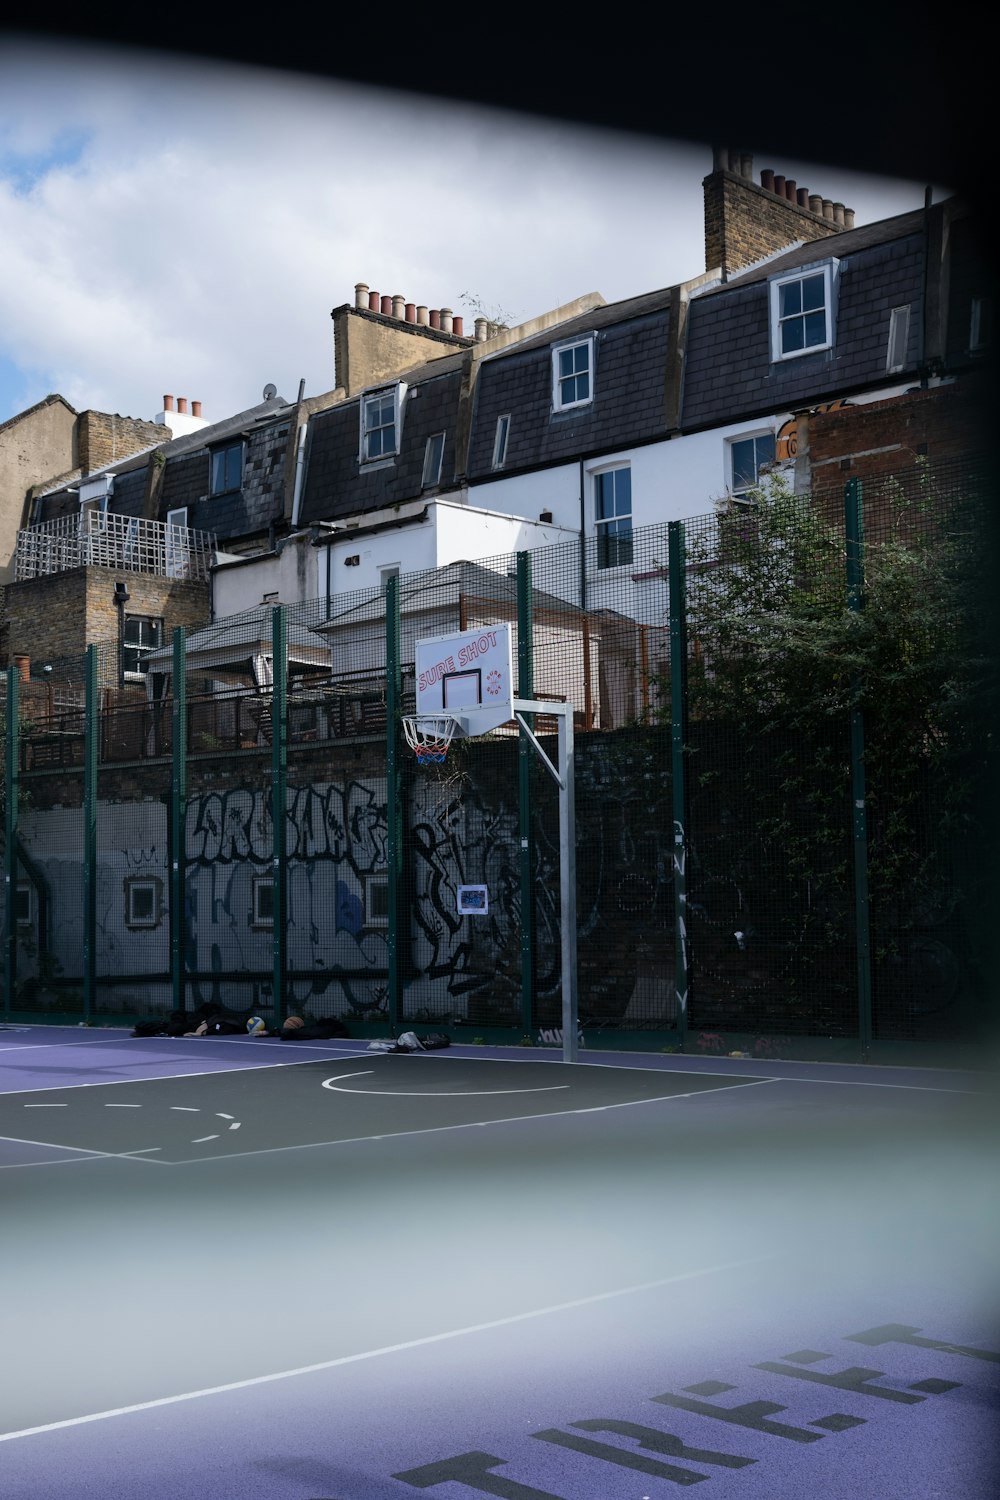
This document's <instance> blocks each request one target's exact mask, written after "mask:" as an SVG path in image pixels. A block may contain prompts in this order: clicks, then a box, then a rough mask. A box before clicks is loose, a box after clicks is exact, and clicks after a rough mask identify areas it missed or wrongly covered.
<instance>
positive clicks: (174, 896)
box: [170, 625, 187, 1011]
mask: <svg viewBox="0 0 1000 1500" xmlns="http://www.w3.org/2000/svg"><path fill="white" fill-rule="evenodd" d="M173 646H174V657H173V679H172V686H173V703H172V706H171V716H172V717H171V728H172V733H171V755H172V764H171V788H170V981H171V986H172V990H173V1000H174V1010H180V1011H185V1010H187V982H186V979H185V963H184V952H185V947H186V944H187V904H186V900H185V896H186V888H187V869H186V858H185V856H186V853H187V848H186V843H187V840H186V829H187V649H186V646H185V631H184V627H183V625H178V626H177V628H176V629H175V631H174V637H173Z"/></svg>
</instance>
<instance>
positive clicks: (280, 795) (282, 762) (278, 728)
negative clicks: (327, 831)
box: [271, 604, 288, 1030]
mask: <svg viewBox="0 0 1000 1500" xmlns="http://www.w3.org/2000/svg"><path fill="white" fill-rule="evenodd" d="M287 639H288V637H287V631H286V628H285V609H284V605H281V604H279V605H276V606H275V608H274V609H272V611H271V669H272V670H271V678H272V681H271V900H272V918H273V927H272V942H273V954H274V964H273V969H272V980H271V1000H272V1003H273V1006H274V1027H275V1030H277V1029H278V1028H279V1027H280V1026H281V1024H282V1022H283V1021H284V1019H285V1017H286V1015H287V1014H288V1009H287V1003H288V860H287V842H288V841H287V838H286V832H287V824H288V813H287V802H288V649H287Z"/></svg>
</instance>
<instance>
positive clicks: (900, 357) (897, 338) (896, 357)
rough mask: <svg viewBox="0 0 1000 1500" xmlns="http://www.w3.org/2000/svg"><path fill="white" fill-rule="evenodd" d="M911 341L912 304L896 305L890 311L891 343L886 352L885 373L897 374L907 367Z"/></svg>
mask: <svg viewBox="0 0 1000 1500" xmlns="http://www.w3.org/2000/svg"><path fill="white" fill-rule="evenodd" d="M909 341H910V304H909V303H908V302H907V303H906V304H905V306H903V307H894V308H893V309H892V311H891V312H890V313H889V343H888V346H887V348H886V353H885V373H886V374H887V375H895V374H897V373H898V371H900V370H905V369H906V349H907V345H908V344H909Z"/></svg>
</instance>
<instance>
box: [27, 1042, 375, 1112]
mask: <svg viewBox="0 0 1000 1500" xmlns="http://www.w3.org/2000/svg"><path fill="white" fill-rule="evenodd" d="M355 1055H356V1056H357V1057H365V1056H367V1053H364V1052H358V1053H356V1054H355ZM327 1060H328V1061H330V1062H333V1058H329V1059H327ZM316 1061H323V1059H316V1058H309V1057H303V1058H300V1059H299V1060H298V1061H297V1062H287V1063H277V1064H275V1063H248V1064H247V1066H246V1067H245V1068H233V1067H229V1068H203V1069H201V1070H200V1071H196V1072H193V1073H153V1074H151V1075H150V1077H149V1078H98V1079H96V1080H95V1081H94V1082H93V1083H53V1084H47V1085H46V1086H45V1088H42V1089H10V1090H8V1092H6V1093H4V1092H3V1090H0V1099H17V1098H18V1097H19V1096H20V1095H21V1094H56V1093H59V1092H60V1091H63V1090H64V1091H65V1092H67V1093H68V1092H69V1091H70V1090H71V1089H111V1088H117V1087H118V1086H119V1085H121V1084H129V1083H171V1082H177V1081H178V1080H179V1079H184V1078H224V1077H226V1076H227V1075H228V1074H230V1073H255V1072H260V1071H261V1070H262V1069H264V1068H273V1067H275V1066H277V1067H279V1068H301V1067H302V1066H303V1065H304V1064H306V1063H308V1062H316ZM26 1107H27V1106H26Z"/></svg>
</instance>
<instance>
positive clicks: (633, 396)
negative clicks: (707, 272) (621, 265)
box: [468, 290, 672, 482]
mask: <svg viewBox="0 0 1000 1500" xmlns="http://www.w3.org/2000/svg"><path fill="white" fill-rule="evenodd" d="M671 303H672V294H671V292H670V290H667V291H660V292H651V293H649V294H648V295H646V296H644V297H633V298H630V299H628V301H625V302H616V303H612V304H611V305H610V306H604V307H598V308H594V309H592V310H591V311H590V312H589V313H586V314H583V315H582V316H580V317H578V318H572V319H570V320H569V321H568V322H566V323H561V324H559V325H558V327H556V328H551V329H548V330H546V332H545V334H544V335H538V336H535V337H533V338H530V339H526V340H525V341H524V342H523V343H521V344H517V345H515V346H514V347H513V348H512V349H510V350H507V351H501V352H499V353H497V354H496V355H494V356H492V357H489V356H488V357H486V358H485V359H484V360H483V363H482V367H481V368H480V370H479V375H478V378H477V381H476V388H475V398H474V414H473V419H472V432H471V437H470V443H469V462H468V475H469V479H470V481H471V482H474V481H475V480H477V479H479V480H482V479H490V478H493V477H494V471H493V468H492V463H493V444H494V438H495V435H496V426H497V418H498V417H500V416H503V415H509V416H510V427H509V431H508V437H507V455H506V461H505V464H504V469H503V472H504V473H505V474H509V473H511V472H512V471H513V472H516V471H517V470H523V469H530V468H534V467H536V466H540V465H544V464H549V463H557V462H562V461H565V460H567V459H572V458H576V457H586V456H588V455H590V454H593V453H600V452H607V451H610V450H613V449H615V448H619V449H620V448H626V447H628V446H629V445H630V444H632V443H639V442H645V441H650V440H652V439H654V438H656V437H664V436H666V434H667V432H668V430H669V428H668V422H667V412H666V400H665V386H666V380H667V375H668V358H669V350H670V332H671V327H670V325H671ZM589 333H593V334H594V336H595V337H594V384H593V393H594V394H593V400H592V401H590V402H589V403H588V404H587V405H585V406H577V407H571V408H570V409H569V410H568V411H565V412H556V411H553V409H552V354H551V351H552V349H553V347H554V346H556V345H558V344H561V343H564V342H566V341H568V340H572V339H573V338H576V337H584V336H586V335H587V334H589Z"/></svg>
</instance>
